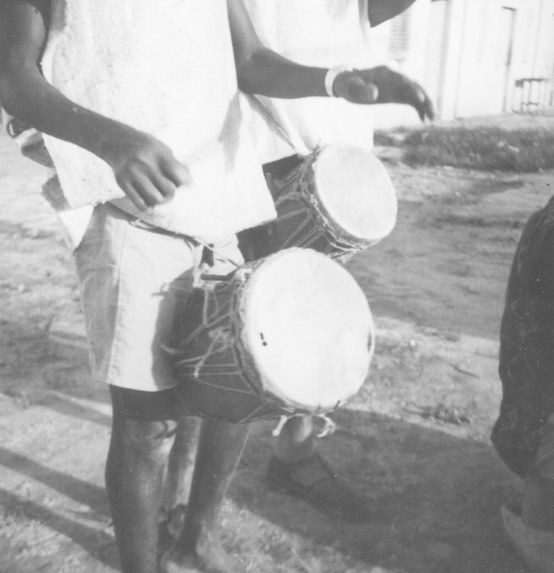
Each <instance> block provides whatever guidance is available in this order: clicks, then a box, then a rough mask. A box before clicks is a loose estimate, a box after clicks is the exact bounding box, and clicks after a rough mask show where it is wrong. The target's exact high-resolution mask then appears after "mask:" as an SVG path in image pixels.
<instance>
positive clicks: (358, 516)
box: [165, 0, 434, 523]
mask: <svg viewBox="0 0 554 573" xmlns="http://www.w3.org/2000/svg"><path fill="white" fill-rule="evenodd" d="M414 1H415V0H277V1H275V2H268V1H267V0H245V6H246V8H247V10H248V12H249V14H250V17H251V19H252V22H253V24H254V27H255V29H256V32H257V34H258V35H259V37H260V39H261V41H262V42H263V43H264V44H265V45H266V46H268V47H269V48H271V49H273V50H276V51H278V52H279V53H281V54H283V55H284V56H286V57H288V58H291V59H293V60H295V61H298V62H301V63H303V64H304V65H309V66H324V67H328V66H331V67H332V70H331V74H332V76H333V77H334V78H336V79H341V78H342V79H344V78H351V81H350V82H348V84H347V85H346V86H347V89H343V87H341V85H340V82H336V81H335V83H334V84H332V86H330V87H331V91H332V93H331V94H329V95H332V96H334V97H332V98H324V99H321V98H303V99H297V100H290V99H274V98H268V97H260V96H256V97H252V98H249V100H250V104H251V108H252V109H251V111H252V113H251V114H250V122H251V129H252V131H253V134H254V136H255V140H256V148H257V151H258V153H259V157H260V162H261V163H263V164H264V171H265V173H266V175H267V176H269V177H274V178H276V179H277V180H279V179H283V178H285V176H286V175H287V174H288V173H289V172H290V171H291V170H292V169H293V168H294V167H296V166H297V165H299V163H300V162H301V161H302V157H303V156H305V155H309V154H310V153H311V152H312V151H313V150H314V149H315V148H316V147H317V146H318V145H320V144H325V143H349V144H352V145H357V146H360V147H363V148H365V149H368V150H370V149H372V147H373V128H372V114H373V113H374V112H373V110H372V109H370V108H369V107H367V106H359V105H352V103H351V102H352V101H356V98H358V97H360V95H361V94H362V93H364V91H367V90H371V89H372V88H371V87H368V84H367V83H366V84H364V82H363V81H362V80H361V79H360V78H359V77H357V74H358V73H359V72H358V71H350V70H353V68H359V69H367V68H369V67H370V66H371V64H372V54H371V47H370V44H369V35H370V34H371V30H370V28H371V27H372V26H373V27H374V26H378V25H379V24H382V23H383V22H385V21H387V20H389V19H391V18H393V17H395V16H396V15H398V14H400V13H401V12H403V11H404V10H406V9H407V8H409V7H410V6H411V5H412V4H413V3H414ZM362 73H366V77H367V78H368V79H369V78H370V80H369V81H370V83H371V84H372V85H373V86H375V94H374V96H375V98H376V101H375V103H400V104H406V105H409V106H412V107H413V108H414V109H415V110H416V112H417V113H418V115H419V117H420V118H421V119H422V120H424V119H432V118H433V116H434V111H433V105H432V102H431V100H430V99H429V97H428V96H427V94H426V93H425V90H424V89H423V88H422V87H421V86H419V85H418V84H417V83H415V82H413V81H411V80H410V79H408V78H407V77H405V76H403V75H402V74H399V73H396V72H394V71H392V70H390V69H388V68H386V67H383V66H381V67H378V68H373V69H369V70H367V71H366V72H362ZM346 86H345V87H346ZM328 87H329V86H328ZM264 237H265V229H264V228H261V229H253V230H251V231H246V232H245V233H242V234H240V235H239V238H240V239H241V241H240V245H241V246H242V247H243V249H242V250H243V253H244V254H246V253H247V251H248V247H247V245H248V243H249V242H250V241H264ZM188 423H189V424H191V425H194V422H193V421H189V422H188ZM316 434H317V430H316V428H315V425H314V419H313V418H312V417H310V416H296V417H293V418H290V419H289V420H288V421H287V422H286V424H285V425H284V426H283V428H282V430H281V432H280V435H279V437H278V439H277V442H276V445H275V451H274V455H273V457H272V459H271V460H270V462H269V466H268V471H267V481H268V484H269V486H270V487H272V488H273V489H276V490H279V491H282V492H285V493H289V494H291V495H295V496H297V497H299V498H301V499H303V500H304V501H306V502H308V503H310V504H311V505H313V506H314V507H315V508H317V509H318V510H320V511H323V512H325V513H327V514H329V515H331V516H333V517H338V518H340V519H345V520H349V521H360V520H364V519H366V518H367V517H369V515H370V508H369V507H368V505H367V502H366V500H365V498H364V497H363V496H361V495H359V494H357V493H356V492H355V491H354V490H353V488H351V487H350V486H349V484H348V483H346V482H345V481H344V480H343V479H341V478H340V477H339V476H338V474H337V472H336V471H335V470H334V469H333V468H332V467H331V466H330V465H329V464H328V462H327V461H326V460H325V459H323V458H322V456H321V455H320V454H319V453H318V451H317V447H316V440H317V437H316ZM192 435H194V431H193V430H189V432H188V433H187V436H192ZM194 447H195V445H194V442H193V441H192V442H191V441H190V440H189V439H188V437H186V436H184V435H179V434H178V435H177V439H176V443H175V446H174V450H173V452H172V454H173V455H172V456H171V457H170V466H169V467H170V470H169V472H168V476H167V477H168V484H167V485H168V488H167V491H166V502H165V504H166V508H167V509H168V510H170V509H171V508H174V507H177V508H178V509H176V510H175V513H174V515H175V514H178V513H179V512H181V516H182V508H183V506H184V505H186V503H187V498H188V490H189V487H190V486H189V484H190V477H188V478H187V477H186V476H187V475H188V476H190V463H189V462H188V461H187V460H189V459H190V457H191V452H193V451H194ZM176 521H178V518H177V519H176ZM170 523H171V519H170Z"/></svg>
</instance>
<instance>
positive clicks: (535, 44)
mask: <svg viewBox="0 0 554 573" xmlns="http://www.w3.org/2000/svg"><path fill="white" fill-rule="evenodd" d="M372 50H373V52H374V54H375V59H376V63H378V62H380V63H387V64H389V65H393V66H395V67H396V68H397V69H399V70H400V71H402V72H404V73H406V74H408V75H410V76H412V77H413V78H414V79H417V80H418V81H420V82H421V83H422V84H423V85H424V86H425V87H426V88H427V90H428V91H429V93H430V95H431V96H432V98H433V99H434V101H435V102H436V104H437V108H438V113H439V117H440V118H441V119H454V118H457V117H471V116H482V115H493V114H500V113H504V112H511V111H518V112H519V111H521V112H537V111H539V110H540V109H542V108H544V107H547V106H550V105H552V103H553V101H552V100H553V96H552V77H553V74H554V0H418V2H416V3H415V4H414V6H413V7H412V8H411V9H410V10H409V11H407V12H405V13H404V14H403V15H401V16H399V17H398V18H396V19H395V20H393V21H391V22H388V23H387V24H385V25H383V26H381V27H379V28H376V29H375V30H374V31H373V34H372ZM376 115H377V116H378V117H376V120H377V124H378V125H387V124H391V123H405V122H413V121H414V120H415V118H414V114H413V113H410V112H409V111H408V110H402V109H398V108H396V107H395V108H394V109H382V110H380V111H379V113H377V114H376Z"/></svg>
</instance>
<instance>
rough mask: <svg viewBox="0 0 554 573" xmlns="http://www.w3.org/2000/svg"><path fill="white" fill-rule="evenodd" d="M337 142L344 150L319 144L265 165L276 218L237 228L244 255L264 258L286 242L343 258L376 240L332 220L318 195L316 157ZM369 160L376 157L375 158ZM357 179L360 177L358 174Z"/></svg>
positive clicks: (353, 151) (251, 257)
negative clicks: (301, 155)
mask: <svg viewBox="0 0 554 573" xmlns="http://www.w3.org/2000/svg"><path fill="white" fill-rule="evenodd" d="M339 147H340V148H342V149H343V150H344V148H345V147H346V146H339V145H335V146H329V147H327V148H325V147H324V148H320V149H317V150H316V151H314V153H313V154H312V155H310V156H309V157H306V158H303V159H301V158H297V157H292V158H288V159H290V161H288V162H287V161H285V160H282V165H280V166H279V168H278V169H275V170H272V169H270V170H267V171H266V179H267V182H268V186H269V188H270V190H271V194H272V196H273V200H274V202H275V208H276V210H277V219H276V220H275V221H273V222H271V223H268V224H266V225H263V226H261V227H257V228H255V229H251V230H248V231H245V232H243V233H240V234H239V239H240V246H241V249H242V251H243V253H244V255H245V258H246V259H247V260H256V259H259V258H263V257H266V256H268V255H270V254H273V253H276V252H278V251H280V250H283V249H287V248H290V247H301V248H310V249H314V250H316V251H318V252H321V253H324V254H326V255H328V256H330V257H331V258H334V259H337V260H339V261H346V260H348V258H350V257H351V256H352V255H353V254H355V253H357V252H359V251H361V250H365V249H367V248H368V247H371V246H372V245H374V244H376V243H377V242H378V241H379V240H380V238H379V239H368V238H363V237H358V236H355V235H354V234H352V233H350V232H348V231H347V230H346V229H344V228H343V227H342V226H341V225H340V224H339V223H337V221H336V220H335V217H334V214H333V213H332V212H330V211H329V209H327V208H326V206H325V203H324V201H323V200H322V198H321V197H320V195H319V191H318V186H317V182H316V180H317V178H318V176H317V168H318V161H319V159H320V157H323V156H325V155H326V153H325V151H326V150H328V149H329V150H331V151H332V150H333V148H335V149H336V148H339ZM352 153H357V154H358V155H359V154H360V153H364V154H365V155H370V154H369V152H361V150H359V149H357V148H356V149H355V148H353V149H352ZM373 161H374V162H376V163H378V161H377V160H376V159H373ZM277 163H279V162H277ZM381 170H382V171H384V168H382V167H381ZM380 175H381V176H380V177H376V179H380V180H381V181H382V177H383V176H382V174H380ZM354 179H355V178H354ZM360 179H363V177H362V176H361V175H360ZM383 191H384V193H385V195H387V194H390V191H389V189H388V188H387V189H384V190H383ZM348 192H349V189H344V193H345V194H348ZM369 192H370V190H369V189H368V193H369ZM389 232H390V231H389ZM387 234H388V233H387ZM381 238H382V237H381Z"/></svg>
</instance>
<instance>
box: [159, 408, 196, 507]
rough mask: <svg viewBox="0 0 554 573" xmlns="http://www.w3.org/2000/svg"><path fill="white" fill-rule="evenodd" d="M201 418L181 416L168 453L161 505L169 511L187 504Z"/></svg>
mask: <svg viewBox="0 0 554 573" xmlns="http://www.w3.org/2000/svg"><path fill="white" fill-rule="evenodd" d="M201 424H202V420H201V419H200V418H181V419H179V423H178V425H177V431H176V432H175V440H174V442H173V446H172V448H171V452H170V454H169V462H168V465H167V474H166V478H165V485H164V501H163V506H164V507H165V509H166V510H167V511H171V509H173V508H174V507H176V506H178V505H179V506H184V505H187V504H188V500H189V494H190V490H191V485H192V476H193V472H194V461H195V459H196V452H197V449H198V441H199V439H200V429H201Z"/></svg>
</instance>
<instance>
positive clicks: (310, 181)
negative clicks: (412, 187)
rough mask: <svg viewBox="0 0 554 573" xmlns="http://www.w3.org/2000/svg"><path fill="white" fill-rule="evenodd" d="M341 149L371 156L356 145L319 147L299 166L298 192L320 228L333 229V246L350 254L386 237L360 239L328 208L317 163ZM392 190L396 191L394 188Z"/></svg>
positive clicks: (337, 144)
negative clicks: (317, 179)
mask: <svg viewBox="0 0 554 573" xmlns="http://www.w3.org/2000/svg"><path fill="white" fill-rule="evenodd" d="M339 148H348V149H352V150H357V151H361V152H362V153H363V154H364V155H367V156H369V155H371V154H370V153H369V152H368V151H367V150H365V149H363V148H361V147H359V146H355V145H348V144H339V143H333V144H328V145H321V146H319V147H317V148H316V149H315V150H314V151H313V153H312V154H311V155H309V156H308V157H307V158H306V160H305V162H304V163H303V164H302V165H300V166H299V169H300V173H299V179H298V183H297V185H298V192H299V194H300V195H301V197H302V198H303V200H304V202H305V203H307V204H308V205H309V206H310V207H311V208H313V210H314V212H315V217H314V219H316V222H317V224H318V226H319V227H321V228H323V229H324V230H326V231H329V229H328V227H332V233H331V235H332V236H331V239H332V241H333V243H334V244H333V245H332V246H333V247H334V248H337V249H339V250H343V251H350V252H351V251H358V250H362V249H365V248H368V247H371V246H373V245H376V244H377V243H379V242H380V241H382V240H383V238H384V237H381V238H378V239H369V238H364V237H359V236H356V235H354V234H352V233H351V232H349V231H348V230H346V229H345V228H344V227H342V226H341V225H340V224H339V223H338V222H337V221H336V220H335V218H334V217H333V215H332V213H331V212H330V211H329V209H328V208H327V207H326V205H325V200H324V198H323V196H322V195H321V193H320V192H319V189H318V188H317V185H316V178H317V171H316V167H317V162H318V161H319V160H321V157H322V155H323V154H325V153H327V152H328V151H329V150H331V149H339ZM375 159H377V158H375ZM379 163H380V162H379ZM391 186H392V182H391ZM392 188H393V189H394V187H392ZM314 196H315V197H316V198H317V201H315V200H314Z"/></svg>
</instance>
